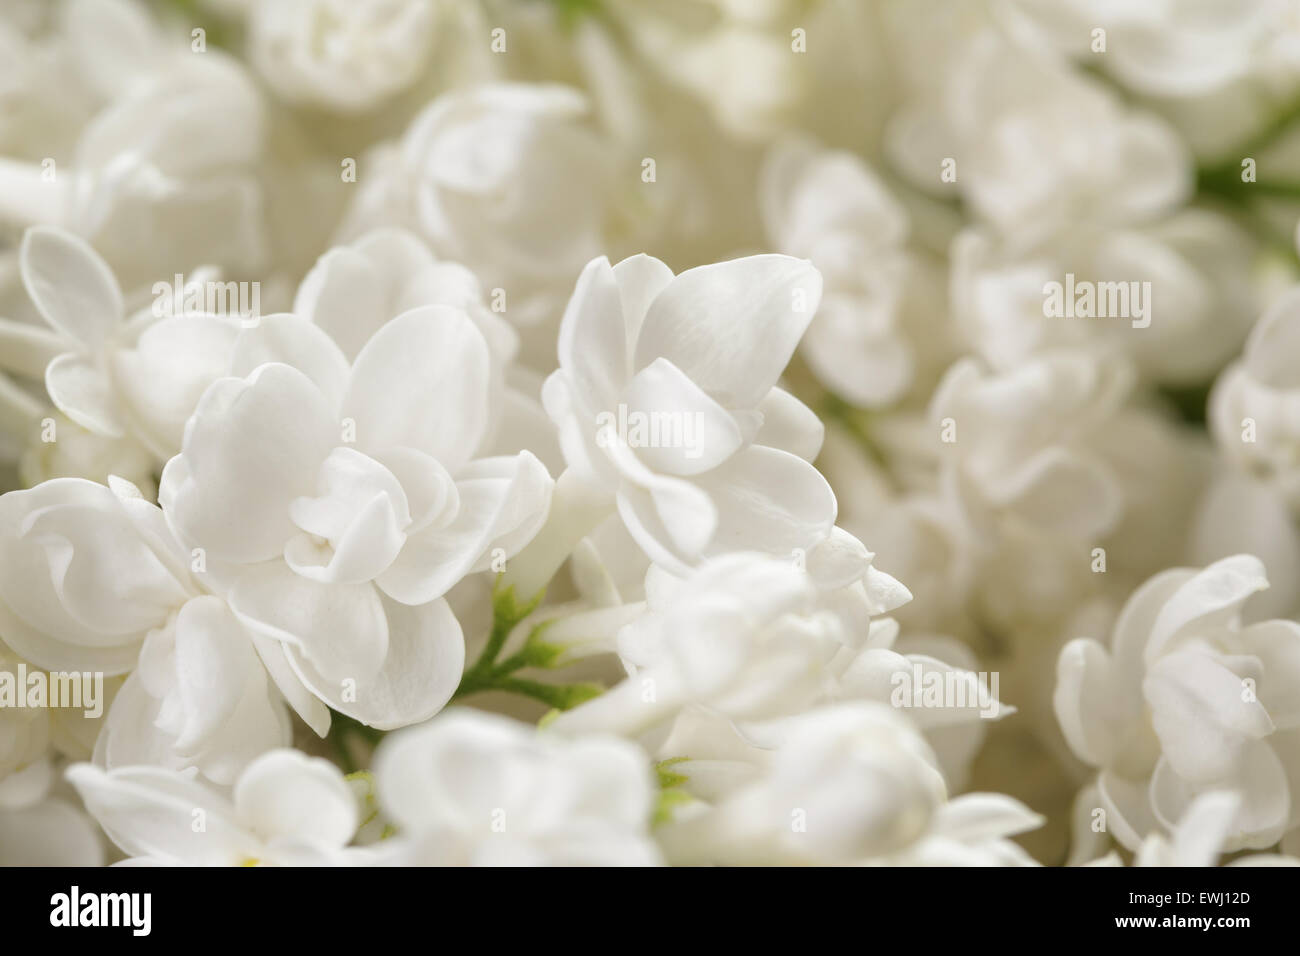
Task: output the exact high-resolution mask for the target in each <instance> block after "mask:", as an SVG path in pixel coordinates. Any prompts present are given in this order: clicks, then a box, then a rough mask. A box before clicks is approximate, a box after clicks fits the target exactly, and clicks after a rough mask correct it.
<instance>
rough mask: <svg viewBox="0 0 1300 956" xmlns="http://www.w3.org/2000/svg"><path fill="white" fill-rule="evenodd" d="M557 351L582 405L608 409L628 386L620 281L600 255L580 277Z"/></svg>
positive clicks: (563, 321) (561, 324)
mask: <svg viewBox="0 0 1300 956" xmlns="http://www.w3.org/2000/svg"><path fill="white" fill-rule="evenodd" d="M557 351H558V354H559V359H560V368H561V369H563V371H564V376H565V378H566V379H568V381H569V383H570V387H571V388H572V389H573V391H574V393H575V395H576V397H577V400H578V402H579V405H580V406H581V408H582V409H583V410H584V411H588V412H594V411H595V410H597V409H602V408H612V407H613V405H614V403H615V402H616V401H617V400H618V396H619V395H620V394H621V393H622V390H623V387H624V386H625V385H626V384H627V380H628V374H629V369H628V345H627V338H626V330H625V328H624V323H623V302H622V299H621V297H620V295H619V286H618V281H617V279H616V278H615V275H614V270H613V269H612V268H611V267H610V264H609V260H608V259H606V258H605V257H604V256H601V257H600V258H599V259H593V260H592V261H591V262H589V263H587V267H586V268H585V269H583V270H582V274H581V275H580V276H578V282H577V285H576V286H575V287H574V289H573V296H572V297H571V298H570V299H569V304H568V306H567V307H566V308H565V311H564V318H563V320H562V321H561V323H560V335H559V341H558V344H557Z"/></svg>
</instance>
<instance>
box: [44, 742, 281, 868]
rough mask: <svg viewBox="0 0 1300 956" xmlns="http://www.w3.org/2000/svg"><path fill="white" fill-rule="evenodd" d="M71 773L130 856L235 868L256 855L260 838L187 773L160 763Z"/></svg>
mask: <svg viewBox="0 0 1300 956" xmlns="http://www.w3.org/2000/svg"><path fill="white" fill-rule="evenodd" d="M67 776H68V780H70V781H71V782H72V785H73V786H74V787H76V788H77V792H78V793H80V794H81V799H82V800H84V801H85V803H86V809H87V810H89V811H90V814H91V816H93V817H94V818H95V819H96V820H98V821H99V823H100V826H102V827H103V828H104V832H106V833H107V834H108V836H109V838H110V839H111V840H112V841H113V842H114V843H116V844H117V845H118V846H119V847H121V848H122V849H123V850H124V851H125V852H126V853H127V854H128V855H130V856H148V857H157V858H160V859H164V860H171V861H175V862H182V863H188V864H194V865H200V866H233V865H235V864H237V863H239V862H241V861H243V860H246V859H250V858H256V857H257V856H258V851H259V846H258V842H257V840H256V839H255V838H254V837H253V835H252V834H250V833H248V832H247V831H246V830H244V828H243V827H241V826H240V825H239V823H238V822H237V821H236V819H235V815H234V808H233V807H232V806H231V805H230V803H229V802H228V801H227V800H225V799H224V798H222V797H219V796H217V795H216V794H214V793H212V792H211V791H209V790H208V789H206V788H205V787H202V786H200V785H199V784H198V783H196V782H195V781H194V780H193V779H192V778H190V777H188V776H186V775H183V774H179V773H175V772H173V771H170V770H162V769H160V768H156V767H123V768H121V769H119V770H113V771H109V772H108V773H105V772H104V771H102V770H100V769H99V768H98V767H93V766H91V765H90V764H76V765H75V766H72V767H69V768H68V772H67ZM196 810H201V811H203V823H204V827H203V829H202V830H196V829H195V827H194V821H195V820H196V819H197V817H196V815H195V811H196Z"/></svg>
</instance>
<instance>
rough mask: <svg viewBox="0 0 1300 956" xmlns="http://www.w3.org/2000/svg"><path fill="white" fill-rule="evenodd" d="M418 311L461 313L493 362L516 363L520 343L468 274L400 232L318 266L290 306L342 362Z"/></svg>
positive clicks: (353, 246) (329, 255)
mask: <svg viewBox="0 0 1300 956" xmlns="http://www.w3.org/2000/svg"><path fill="white" fill-rule="evenodd" d="M422 305H447V306H452V307H454V308H457V309H463V310H464V311H465V313H466V314H467V315H468V316H469V317H470V318H471V319H473V320H474V324H475V325H477V326H478V328H479V331H480V332H482V333H483V336H484V338H486V339H487V344H488V348H489V349H490V350H491V352H492V357H493V359H494V360H496V361H497V362H499V363H501V364H504V363H506V362H509V361H510V360H511V359H513V358H514V357H515V353H516V352H517V351H518V349H519V336H518V334H517V333H516V332H515V331H514V329H513V327H511V325H510V324H509V323H508V322H506V321H505V320H504V319H502V318H501V317H500V315H499V314H498V313H496V312H493V311H492V310H491V309H490V308H488V305H487V303H485V302H484V300H483V288H482V286H481V285H480V283H479V281H478V279H477V278H476V277H475V276H474V274H473V273H472V272H470V271H469V270H468V269H466V268H465V267H464V266H462V265H460V264H459V263H456V262H444V261H440V260H439V259H437V258H436V257H435V256H434V254H433V253H432V252H430V251H429V247H428V246H426V245H425V244H424V243H423V242H421V241H420V239H419V238H418V237H417V236H415V235H414V234H413V233H411V232H408V231H407V230H405V229H395V228H380V229H375V230H373V231H372V232H368V233H366V234H365V235H363V236H361V237H360V238H358V239H357V240H356V241H355V242H352V243H349V244H347V245H343V246H335V247H334V248H332V249H330V250H329V251H328V252H326V253H325V254H324V255H322V256H321V257H320V259H318V260H317V262H316V265H315V266H313V267H312V270H311V271H310V272H308V273H307V275H306V277H305V278H304V279H303V280H302V283H301V284H300V285H299V286H298V292H297V294H296V295H295V296H294V300H293V314H294V315H296V316H299V317H300V318H304V319H308V320H310V321H312V322H315V323H316V324H317V325H319V326H320V327H321V328H322V329H324V330H325V331H326V332H328V333H329V335H330V338H332V339H333V340H334V341H335V342H336V343H337V344H338V347H339V348H340V349H342V350H343V354H344V355H345V356H347V359H348V361H352V360H353V359H355V358H356V357H357V353H358V352H360V351H361V348H362V346H364V345H365V344H366V342H368V341H370V338H371V336H373V335H374V334H375V333H376V332H378V331H379V329H380V327H381V326H383V325H384V324H385V323H387V322H388V321H389V320H390V319H392V318H393V317H394V316H398V315H401V314H402V313H403V312H408V311H410V310H411V309H414V308H416V307H418V306H422Z"/></svg>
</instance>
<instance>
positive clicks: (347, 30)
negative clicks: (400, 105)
mask: <svg viewBox="0 0 1300 956" xmlns="http://www.w3.org/2000/svg"><path fill="white" fill-rule="evenodd" d="M433 21H434V6H433V3H432V0H380V2H378V3H376V2H373V0H371V2H367V3H354V2H351V0H283V2H280V3H257V4H253V5H252V7H251V9H250V11H249V17H248V46H249V59H250V60H251V61H252V62H253V63H254V64H255V65H256V66H257V69H258V70H259V71H260V72H261V74H262V76H264V77H265V78H266V81H267V82H268V83H269V84H270V86H271V88H272V89H273V90H275V92H276V93H278V94H279V95H280V96H282V97H283V98H285V99H286V100H289V101H290V102H293V103H299V104H306V105H310V106H321V107H325V108H326V109H337V110H349V111H360V110H365V109H369V108H372V107H374V106H376V105H377V104H379V103H381V102H382V101H383V100H386V99H388V98H389V97H391V96H393V95H394V94H395V93H397V92H399V91H401V90H402V89H404V88H406V87H407V86H410V85H411V83H412V82H413V81H414V80H415V78H416V77H417V76H418V75H419V73H420V71H421V70H422V69H423V67H424V64H425V63H426V61H427V59H428V55H429V49H430V45H431V41H432V27H433Z"/></svg>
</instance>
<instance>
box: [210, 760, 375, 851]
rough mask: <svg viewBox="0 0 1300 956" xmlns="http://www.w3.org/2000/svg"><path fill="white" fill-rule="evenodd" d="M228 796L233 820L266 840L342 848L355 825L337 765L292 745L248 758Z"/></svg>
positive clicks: (353, 803) (354, 813)
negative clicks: (285, 839)
mask: <svg viewBox="0 0 1300 956" xmlns="http://www.w3.org/2000/svg"><path fill="white" fill-rule="evenodd" d="M234 800H235V813H236V814H237V815H238V817H239V821H240V822H241V823H242V824H243V825H244V826H246V827H248V829H249V830H251V831H252V832H253V833H256V834H257V835H258V836H259V837H261V838H262V839H263V840H266V841H270V840H273V839H276V838H277V837H290V838H293V839H297V840H303V841H306V842H309V843H315V844H318V845H322V846H326V847H329V846H334V847H342V846H344V845H346V844H347V843H348V841H349V840H351V839H352V835H353V834H354V833H355V832H356V829H357V822H358V821H357V804H356V800H355V799H354V798H353V796H352V791H350V790H349V789H348V786H347V784H346V783H344V781H343V775H342V774H341V773H339V771H338V768H336V767H335V766H334V765H333V764H332V763H330V762H329V761H327V760H322V759H321V758H319V757H308V756H307V755H306V754H301V753H299V752H298V751H296V750H273V751H271V752H270V753H267V754H263V755H262V756H261V757H258V758H257V759H256V760H254V761H253V762H252V763H250V764H249V765H248V767H247V769H245V770H244V772H243V774H241V775H240V777H239V781H238V783H236V784H235V791H234Z"/></svg>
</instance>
